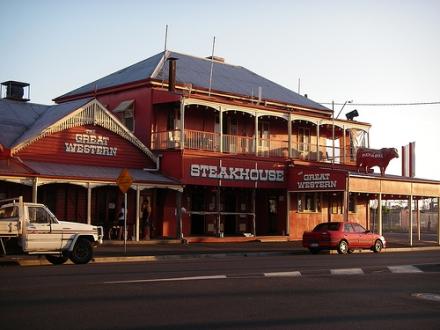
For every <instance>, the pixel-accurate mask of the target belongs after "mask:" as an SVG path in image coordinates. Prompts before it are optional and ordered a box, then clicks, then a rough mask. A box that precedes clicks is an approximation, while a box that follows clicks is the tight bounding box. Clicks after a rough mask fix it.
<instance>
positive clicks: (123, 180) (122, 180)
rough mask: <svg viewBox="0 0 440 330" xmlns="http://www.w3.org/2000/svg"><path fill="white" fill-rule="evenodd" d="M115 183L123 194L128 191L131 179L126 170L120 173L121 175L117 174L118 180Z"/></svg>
mask: <svg viewBox="0 0 440 330" xmlns="http://www.w3.org/2000/svg"><path fill="white" fill-rule="evenodd" d="M116 183H117V184H118V186H119V189H120V190H121V191H122V192H123V193H124V194H125V193H126V192H127V191H128V189H130V187H131V184H132V183H133V178H132V177H131V175H130V173H129V172H128V170H127V169H126V168H124V169H123V170H122V171H121V174H119V176H118V178H117V179H116Z"/></svg>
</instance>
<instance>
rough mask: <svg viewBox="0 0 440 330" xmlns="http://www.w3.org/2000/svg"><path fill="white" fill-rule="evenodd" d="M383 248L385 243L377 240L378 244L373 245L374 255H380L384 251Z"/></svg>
mask: <svg viewBox="0 0 440 330" xmlns="http://www.w3.org/2000/svg"><path fill="white" fill-rule="evenodd" d="M382 248H383V243H382V241H381V240H380V239H377V240H376V242H374V245H373V252H374V253H380V251H382Z"/></svg>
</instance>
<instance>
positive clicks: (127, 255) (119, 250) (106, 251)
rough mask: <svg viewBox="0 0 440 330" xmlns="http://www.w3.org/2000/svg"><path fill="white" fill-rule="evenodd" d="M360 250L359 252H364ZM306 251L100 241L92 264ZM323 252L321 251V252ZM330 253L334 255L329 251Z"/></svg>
mask: <svg viewBox="0 0 440 330" xmlns="http://www.w3.org/2000/svg"><path fill="white" fill-rule="evenodd" d="M414 243H415V244H414V246H412V247H410V246H409V245H408V243H406V242H389V243H388V244H387V248H386V249H384V250H383V252H385V253H386V252H408V251H427V250H438V251H440V246H439V245H438V244H436V243H435V242H414ZM368 252H369V251H368V250H364V251H363V252H362V253H368ZM309 253H310V252H309V251H308V250H307V249H305V248H303V247H302V243H301V241H281V242H276V241H275V242H274V241H270V242H261V241H248V242H227V243H190V244H185V243H181V241H180V240H152V241H141V242H134V241H127V245H126V246H124V242H123V241H104V244H103V245H100V246H98V247H97V248H96V249H95V251H94V258H93V261H92V262H93V263H113V262H151V261H158V260H179V259H190V258H224V257H227V256H229V257H234V256H235V257H253V256H254V257H255V256H271V255H273V256H277V255H301V254H309ZM323 253H324V252H323ZM332 253H336V252H335V251H332ZM5 265H21V266H35V265H50V263H49V262H48V261H47V260H46V258H45V257H44V256H28V255H8V256H0V266H5Z"/></svg>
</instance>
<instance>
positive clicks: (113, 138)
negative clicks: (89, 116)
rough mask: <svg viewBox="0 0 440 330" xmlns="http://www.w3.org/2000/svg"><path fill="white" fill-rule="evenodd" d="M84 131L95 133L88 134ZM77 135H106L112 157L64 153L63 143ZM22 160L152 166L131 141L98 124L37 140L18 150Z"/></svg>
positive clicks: (150, 161) (71, 141)
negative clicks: (112, 153) (113, 150)
mask: <svg viewBox="0 0 440 330" xmlns="http://www.w3.org/2000/svg"><path fill="white" fill-rule="evenodd" d="M87 130H90V131H94V133H90V132H89V133H87ZM76 134H85V135H94V136H103V137H106V138H108V142H107V147H111V148H117V151H116V155H115V156H105V155H97V154H92V153H88V154H86V153H76V152H66V146H65V143H76ZM17 156H18V157H20V158H22V159H24V160H34V161H45V162H55V163H65V164H77V165H90V166H108V167H121V166H123V167H129V168H143V167H151V166H153V162H152V160H151V159H150V158H149V157H148V156H147V155H146V154H144V153H143V152H142V151H140V150H139V149H138V148H137V147H136V146H135V145H133V144H132V143H131V142H129V141H127V140H125V139H123V138H122V137H120V136H119V135H117V134H115V133H113V132H110V131H108V130H106V129H104V128H102V127H100V126H92V125H87V126H80V127H74V128H70V129H68V130H65V131H61V132H58V133H54V134H52V135H50V136H47V137H45V138H42V139H41V140H38V141H36V142H34V143H32V144H31V145H29V146H28V147H25V148H24V149H23V150H21V151H20V152H18V154H17Z"/></svg>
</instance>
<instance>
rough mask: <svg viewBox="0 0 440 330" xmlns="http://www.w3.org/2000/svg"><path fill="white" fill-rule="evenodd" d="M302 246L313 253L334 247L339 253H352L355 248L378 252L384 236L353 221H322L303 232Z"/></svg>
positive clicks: (383, 243) (382, 244)
mask: <svg viewBox="0 0 440 330" xmlns="http://www.w3.org/2000/svg"><path fill="white" fill-rule="evenodd" d="M303 246H304V247H305V248H308V249H309V250H310V252H312V253H314V254H315V253H318V252H319V251H321V250H335V249H336V250H337V251H338V253H340V254H346V253H352V252H353V250H355V249H370V250H372V251H374V252H376V253H379V252H380V251H382V249H383V248H384V247H385V238H384V237H383V236H381V235H378V234H374V233H372V232H370V231H369V230H366V229H365V228H364V227H362V226H361V225H360V224H358V223H355V222H324V223H320V224H319V225H317V226H316V227H315V228H314V229H313V230H312V231H306V232H304V234H303Z"/></svg>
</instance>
